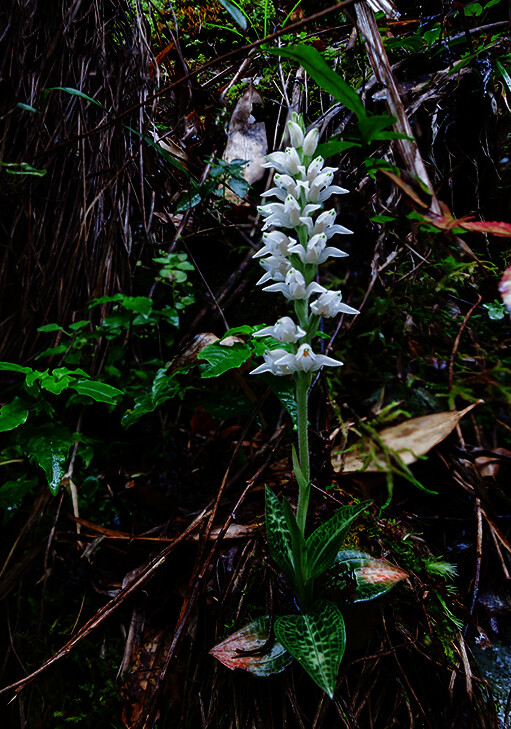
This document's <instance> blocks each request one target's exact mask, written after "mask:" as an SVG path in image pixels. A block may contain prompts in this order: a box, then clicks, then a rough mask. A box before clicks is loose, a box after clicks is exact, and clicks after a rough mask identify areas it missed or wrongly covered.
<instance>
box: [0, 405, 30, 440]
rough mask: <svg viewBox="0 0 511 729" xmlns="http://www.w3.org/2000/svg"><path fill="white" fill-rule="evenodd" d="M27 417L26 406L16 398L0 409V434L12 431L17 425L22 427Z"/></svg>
mask: <svg viewBox="0 0 511 729" xmlns="http://www.w3.org/2000/svg"><path fill="white" fill-rule="evenodd" d="M28 415H29V409H28V408H27V407H26V404H25V403H23V402H22V400H20V399H19V398H18V397H16V398H14V400H13V401H12V402H10V403H8V404H7V405H4V406H3V407H2V408H0V432H2V433H3V432H5V431H6V430H14V428H17V427H18V425H23V423H24V422H26V420H27V418H28Z"/></svg>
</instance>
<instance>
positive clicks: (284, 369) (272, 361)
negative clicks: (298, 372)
mask: <svg viewBox="0 0 511 729" xmlns="http://www.w3.org/2000/svg"><path fill="white" fill-rule="evenodd" d="M286 354H288V352H286V350H285V349H268V350H267V351H266V352H265V353H264V354H263V357H264V364H262V365H259V367H256V368H255V370H252V372H251V373H250V374H251V375H261V374H262V373H263V372H271V374H272V375H279V376H281V375H290V374H292V371H291V369H290V368H289V367H288V366H287V365H277V364H276V360H278V359H282V357H284V356H285V355H286Z"/></svg>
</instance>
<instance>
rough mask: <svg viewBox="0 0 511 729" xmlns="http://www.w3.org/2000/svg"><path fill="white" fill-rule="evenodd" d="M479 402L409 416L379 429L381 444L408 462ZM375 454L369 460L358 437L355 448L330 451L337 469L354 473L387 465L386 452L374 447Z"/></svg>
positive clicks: (425, 449)
mask: <svg viewBox="0 0 511 729" xmlns="http://www.w3.org/2000/svg"><path fill="white" fill-rule="evenodd" d="M477 404H478V403H472V404H471V405H469V406H468V407H466V408H465V409H464V410H453V411H448V412H443V413H433V415H424V416H422V417H420V418H412V419H411V420H406V421H405V422H404V423H400V424H399V425H395V426H393V427H392V428H385V430H382V431H381V433H379V438H380V439H381V441H382V442H383V444H384V446H385V447H386V448H388V449H389V450H390V451H392V452H393V453H395V454H396V455H397V456H399V458H400V460H401V461H402V462H403V463H404V464H405V465H407V466H409V465H410V464H411V463H415V461H416V460H417V459H418V458H420V457H421V456H424V455H426V453H428V451H430V450H431V449H432V448H434V447H435V446H436V445H438V443H441V441H443V440H444V439H445V438H447V436H448V435H449V434H450V433H451V432H452V431H453V430H454V428H455V427H456V426H457V424H458V423H459V421H460V420H461V418H462V417H463V416H464V415H466V413H468V412H470V410H472V408H474V407H475V406H476V405H477ZM375 451H376V457H375V458H372V459H371V460H369V462H368V463H367V461H368V459H369V449H368V446H367V443H365V442H364V441H361V442H360V443H358V444H357V445H356V446H355V448H354V449H353V450H351V451H349V452H348V453H345V454H344V455H343V454H342V453H341V452H339V451H333V452H332V466H333V469H334V471H335V472H336V473H339V472H341V471H342V473H354V472H356V471H365V472H378V471H387V470H388V468H389V465H388V462H387V459H386V458H385V454H384V453H382V452H381V450H379V449H378V448H375Z"/></svg>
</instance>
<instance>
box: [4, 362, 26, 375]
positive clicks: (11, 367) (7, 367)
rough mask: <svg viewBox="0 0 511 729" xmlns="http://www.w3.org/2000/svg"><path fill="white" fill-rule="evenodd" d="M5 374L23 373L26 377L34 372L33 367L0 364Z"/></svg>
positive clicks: (10, 363)
mask: <svg viewBox="0 0 511 729" xmlns="http://www.w3.org/2000/svg"><path fill="white" fill-rule="evenodd" d="M2 370H3V371H5V372H23V374H24V375H28V374H29V373H30V372H32V367H22V366H21V365H19V364H15V363H14V362H0V371H2Z"/></svg>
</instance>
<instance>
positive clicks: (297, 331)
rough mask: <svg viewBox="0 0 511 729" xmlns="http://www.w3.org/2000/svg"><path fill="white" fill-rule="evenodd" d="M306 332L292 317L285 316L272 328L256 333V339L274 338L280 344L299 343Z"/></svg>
mask: <svg viewBox="0 0 511 729" xmlns="http://www.w3.org/2000/svg"><path fill="white" fill-rule="evenodd" d="M305 334H306V332H305V330H304V329H302V328H301V327H299V326H298V325H297V324H295V323H294V321H293V320H292V319H291V317H290V316H283V317H281V318H280V319H278V320H277V322H276V324H274V325H273V326H272V327H265V328H264V329H260V330H259V331H258V332H254V334H253V336H254V337H273V338H274V339H276V340H277V341H278V342H288V343H291V342H293V343H294V342H297V341H298V340H299V339H301V338H302V337H304V336H305Z"/></svg>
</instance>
